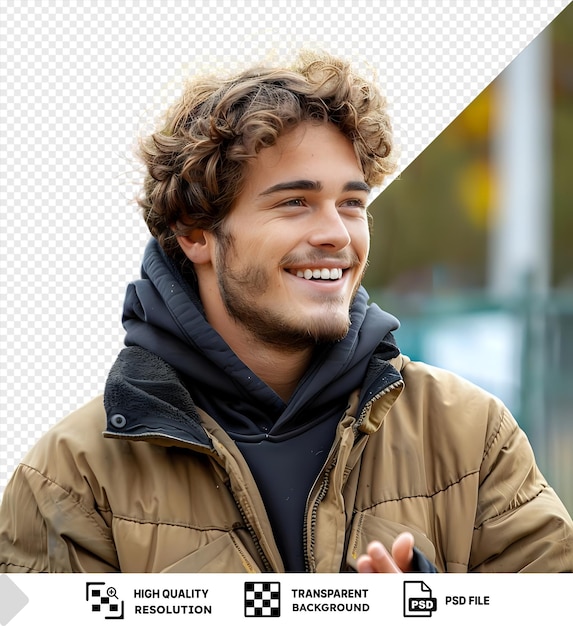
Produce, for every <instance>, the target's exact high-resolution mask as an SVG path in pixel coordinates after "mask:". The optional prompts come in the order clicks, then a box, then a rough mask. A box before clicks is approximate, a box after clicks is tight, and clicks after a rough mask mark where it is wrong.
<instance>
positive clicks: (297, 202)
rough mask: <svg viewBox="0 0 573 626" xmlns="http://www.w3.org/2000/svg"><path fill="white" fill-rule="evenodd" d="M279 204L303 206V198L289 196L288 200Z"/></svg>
mask: <svg viewBox="0 0 573 626" xmlns="http://www.w3.org/2000/svg"><path fill="white" fill-rule="evenodd" d="M281 206H294V207H298V206H304V199H303V198H289V199H288V200H285V201H284V202H281Z"/></svg>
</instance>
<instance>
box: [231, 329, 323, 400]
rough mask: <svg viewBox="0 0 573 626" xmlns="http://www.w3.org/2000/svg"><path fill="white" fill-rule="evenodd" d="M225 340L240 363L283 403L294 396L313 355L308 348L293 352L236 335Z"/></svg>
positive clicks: (311, 350)
mask: <svg viewBox="0 0 573 626" xmlns="http://www.w3.org/2000/svg"><path fill="white" fill-rule="evenodd" d="M224 339H225V340H226V341H227V343H228V344H229V346H230V348H231V349H232V350H233V352H234V353H235V354H236V355H237V356H238V357H239V358H240V359H241V361H243V363H245V365H247V366H248V367H249V369H250V370H252V371H253V372H254V373H255V374H256V375H257V376H258V377H259V378H260V379H261V380H262V381H264V382H265V383H266V384H267V385H268V386H269V387H270V388H271V389H272V390H273V391H274V392H275V393H276V394H277V395H278V396H279V397H280V398H282V399H283V400H284V401H285V402H288V400H289V399H290V397H291V396H292V394H293V393H294V390H295V389H296V387H297V385H298V383H299V381H300V379H301V378H302V376H303V375H304V373H305V372H306V370H307V369H308V366H309V364H310V361H311V359H312V354H313V348H312V347H310V346H309V347H308V348H305V349H301V350H297V351H294V350H289V349H288V348H287V349H285V348H281V347H279V346H274V345H268V344H263V343H262V342H261V341H260V340H257V339H256V338H250V339H247V338H246V337H245V336H240V335H239V334H237V335H234V336H233V337H231V338H224Z"/></svg>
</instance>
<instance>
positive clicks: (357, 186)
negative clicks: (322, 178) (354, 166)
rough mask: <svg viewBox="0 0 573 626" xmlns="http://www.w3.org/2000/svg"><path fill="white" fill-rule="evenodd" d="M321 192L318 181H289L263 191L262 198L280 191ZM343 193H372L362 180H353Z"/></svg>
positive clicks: (344, 188) (320, 184)
mask: <svg viewBox="0 0 573 626" xmlns="http://www.w3.org/2000/svg"><path fill="white" fill-rule="evenodd" d="M298 190H302V191H321V190H322V183H321V182H319V181H317V180H303V179H301V180H289V181H286V182H284V183H277V184H276V185H272V186H271V187H269V188H268V189H265V190H264V191H262V192H261V193H260V194H259V195H260V196H270V195H271V194H273V193H278V192H279V191H298ZM342 191H343V192H346V191H364V192H366V193H370V186H369V185H367V184H366V183H365V182H364V181H361V180H352V181H350V182H348V183H346V184H345V185H344V187H343V188H342Z"/></svg>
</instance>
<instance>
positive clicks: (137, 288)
mask: <svg viewBox="0 0 573 626" xmlns="http://www.w3.org/2000/svg"><path fill="white" fill-rule="evenodd" d="M350 318H351V326H350V330H349V332H348V334H347V336H346V337H345V338H344V339H343V340H341V341H338V342H336V343H332V344H325V345H319V346H317V349H316V352H315V356H314V359H313V361H312V362H311V366H310V367H309V369H308V371H307V372H306V374H305V376H304V377H303V378H302V379H301V381H300V382H299V385H298V387H297V388H296V390H295V392H294V394H293V395H292V397H291V398H290V400H289V401H288V403H285V402H284V401H283V400H282V399H281V398H280V397H279V396H278V395H277V394H276V393H275V392H274V391H273V390H272V389H271V388H270V387H269V386H268V385H267V384H266V383H265V382H264V381H262V380H261V379H260V378H259V377H258V376H256V375H255V374H254V372H252V371H251V370H250V369H249V368H248V367H247V366H246V365H245V364H244V363H243V362H242V361H241V360H240V359H239V358H238V357H237V355H236V354H235V353H234V352H233V351H232V350H231V349H230V348H229V346H228V345H227V343H226V342H225V341H224V340H223V338H222V337H221V336H220V335H219V334H218V333H217V332H216V331H215V330H214V329H213V328H212V327H211V326H210V324H209V323H208V322H207V319H206V317H205V313H204V311H203V307H202V305H201V302H200V300H199V296H198V293H197V290H196V286H195V285H194V279H193V275H191V276H190V277H188V276H186V277H183V276H182V274H181V273H180V271H179V270H178V269H177V267H176V265H175V264H174V262H173V261H172V260H171V259H170V258H169V257H167V255H166V254H165V253H164V252H163V250H162V248H161V247H160V245H159V244H158V243H157V241H156V240H155V239H152V240H151V241H150V242H149V243H148V245H147V247H146V249H145V253H144V258H143V263H142V270H141V279H140V280H137V281H134V282H132V283H130V284H129V285H128V288H127V293H126V298H125V303H124V310H123V325H124V328H125V330H126V337H125V344H126V345H127V346H140V347H142V348H145V349H147V350H149V351H150V352H152V353H154V354H156V355H158V356H160V357H161V358H162V359H164V360H165V361H166V362H167V363H169V364H170V365H171V366H172V367H174V368H175V369H176V370H177V371H178V372H179V373H180V375H181V377H182V379H183V380H184V382H185V384H186V386H187V387H188V388H189V390H190V392H191V396H192V397H193V400H194V402H195V403H196V404H197V406H199V407H201V408H202V409H204V410H205V411H207V412H208V413H210V414H211V415H213V416H214V417H216V419H218V421H220V422H221V423H222V425H223V426H224V427H225V429H226V430H227V431H228V432H229V433H230V434H231V435H232V436H233V437H235V438H239V439H244V440H250V441H253V440H258V439H259V438H261V437H264V438H269V437H271V438H277V439H279V440H280V439H281V438H284V437H289V436H293V435H294V434H300V432H301V430H304V429H305V428H307V427H308V424H309V423H311V422H313V421H314V422H315V420H316V416H317V415H320V416H328V415H331V414H332V412H333V411H335V410H336V411H337V410H339V409H340V405H341V402H342V403H345V402H346V400H347V398H348V395H349V394H350V393H351V392H352V391H353V390H355V389H356V388H357V387H359V386H360V385H361V384H362V382H363V381H364V377H365V375H366V371H367V368H368V363H369V361H370V358H371V356H372V355H373V354H374V352H377V353H378V354H380V353H382V355H383V356H384V358H388V359H389V358H392V357H393V356H396V355H397V354H398V352H399V351H398V349H397V348H396V345H395V342H394V339H393V336H392V331H393V330H395V329H397V328H398V327H399V323H398V320H397V319H396V318H395V317H393V316H392V315H390V314H388V313H386V312H384V311H382V310H381V309H380V308H379V307H378V306H377V305H375V304H370V305H369V304H368V294H367V292H366V291H365V289H364V288H362V287H361V288H360V289H359V291H358V293H357V295H356V298H355V300H354V302H353V305H352V308H351V312H350ZM342 408H344V406H343V407H342ZM311 418H312V419H311Z"/></svg>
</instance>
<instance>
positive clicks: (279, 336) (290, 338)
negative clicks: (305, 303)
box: [217, 234, 359, 352]
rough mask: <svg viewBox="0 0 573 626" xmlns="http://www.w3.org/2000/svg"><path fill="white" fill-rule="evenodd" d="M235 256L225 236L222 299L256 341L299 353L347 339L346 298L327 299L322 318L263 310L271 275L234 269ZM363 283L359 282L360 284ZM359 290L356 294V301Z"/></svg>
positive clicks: (220, 262)
mask: <svg viewBox="0 0 573 626" xmlns="http://www.w3.org/2000/svg"><path fill="white" fill-rule="evenodd" d="M232 254H234V246H233V239H232V236H231V235H228V234H221V235H220V236H219V238H218V243H217V280H218V285H219V292H220V294H221V298H222V300H223V303H224V305H225V308H226V309H227V312H228V313H229V315H230V316H231V317H232V318H233V319H234V320H235V321H236V322H238V323H239V324H240V325H241V326H243V328H245V329H246V330H247V331H248V332H249V333H250V334H251V335H252V336H253V338H254V339H255V340H258V341H261V342H263V343H266V344H269V345H272V346H275V347H278V348H281V349H283V350H286V351H289V352H298V351H301V350H305V349H307V348H309V347H313V346H316V345H317V344H321V343H332V342H336V341H340V340H341V339H344V337H346V335H347V333H348V330H349V328H350V311H349V310H347V311H346V312H341V310H340V302H341V301H342V299H343V296H341V297H340V298H337V299H334V300H333V298H332V297H331V296H329V297H325V298H324V311H323V312H322V314H321V315H320V316H318V317H317V316H313V317H308V318H306V319H296V318H294V316H290V315H289V314H288V312H285V313H281V312H277V311H275V310H272V309H270V308H265V307H261V306H260V305H259V304H258V300H259V299H260V297H261V296H263V295H264V294H265V293H266V292H267V290H268V288H269V284H270V275H269V274H268V273H267V272H266V271H265V270H264V269H263V268H261V267H258V266H247V267H245V268H243V269H240V270H235V271H234V270H231V269H230V263H229V257H230V255H232ZM358 284H359V283H358ZM357 289H358V287H356V289H355V291H354V293H353V294H352V298H351V301H353V300H354V296H355V295H356V291H357Z"/></svg>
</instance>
